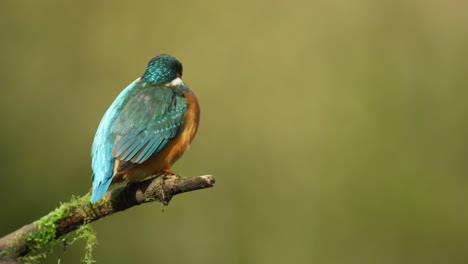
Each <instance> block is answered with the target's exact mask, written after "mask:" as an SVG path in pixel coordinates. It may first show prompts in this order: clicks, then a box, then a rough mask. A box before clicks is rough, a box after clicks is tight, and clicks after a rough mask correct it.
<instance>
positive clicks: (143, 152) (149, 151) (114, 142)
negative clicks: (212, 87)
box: [91, 54, 188, 203]
mask: <svg viewBox="0 0 468 264" xmlns="http://www.w3.org/2000/svg"><path fill="white" fill-rule="evenodd" d="M181 75H182V64H181V63H180V62H179V61H178V60H177V59H176V58H174V57H172V56H170V55H167V54H161V55H158V56H156V57H154V58H153V59H151V60H150V62H149V63H148V65H147V67H146V70H145V72H144V74H143V76H142V77H141V80H140V79H139V80H136V81H134V82H133V83H131V84H130V85H129V86H127V87H126V88H125V89H124V90H123V91H122V92H121V93H120V94H119V95H118V96H117V98H116V99H115V101H114V102H113V103H112V105H111V106H110V107H109V109H108V110H107V112H106V113H105V114H104V117H103V118H102V120H101V123H100V124H99V127H98V129H97V132H96V135H95V137H94V142H93V146H92V150H91V155H92V165H91V166H92V168H93V193H92V196H91V202H92V203H95V202H97V201H98V200H99V199H100V198H101V197H102V196H103V195H104V194H105V193H106V191H107V189H108V188H109V185H110V184H111V182H112V177H113V174H114V164H115V159H118V160H119V161H120V162H119V168H118V170H119V171H120V170H124V169H129V168H131V167H132V166H135V165H136V164H141V163H142V162H144V161H146V160H147V159H148V158H149V157H151V155H154V154H155V153H158V151H160V150H161V149H162V148H163V147H164V146H165V145H166V144H167V143H168V142H169V140H170V139H172V138H173V137H175V136H176V135H177V134H178V133H179V131H180V128H181V126H182V124H183V121H184V120H183V116H184V113H185V111H186V109H187V101H186V100H185V98H184V95H183V94H184V92H185V91H186V90H187V89H188V88H187V87H186V86H185V85H180V86H176V87H174V86H172V87H168V86H164V84H166V83H169V82H171V81H172V80H174V79H176V78H177V77H178V76H181ZM148 176H149V175H148Z"/></svg>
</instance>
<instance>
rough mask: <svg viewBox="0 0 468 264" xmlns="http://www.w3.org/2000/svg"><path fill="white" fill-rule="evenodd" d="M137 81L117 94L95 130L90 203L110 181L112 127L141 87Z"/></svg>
mask: <svg viewBox="0 0 468 264" xmlns="http://www.w3.org/2000/svg"><path fill="white" fill-rule="evenodd" d="M137 83H138V81H134V82H132V83H131V84H130V85H129V86H127V87H126V88H125V89H124V90H123V91H122V92H121V93H120V94H119V96H117V98H116V99H115V100H114V102H113V103H112V105H111V106H110V107H109V109H108V110H107V112H106V113H105V114H104V116H103V117H102V120H101V123H100V124H99V127H98V129H97V131H96V135H95V136H94V142H93V146H92V149H91V156H92V163H91V167H92V169H93V193H92V196H91V202H92V203H95V202H96V201H98V200H99V199H100V198H101V197H102V196H103V195H104V194H105V193H106V191H107V189H108V188H109V185H110V183H111V182H112V175H113V169H114V162H115V159H114V158H113V157H112V146H113V144H114V140H115V135H113V133H112V127H113V126H114V123H115V120H116V119H117V117H118V114H119V113H120V111H122V106H123V105H124V104H125V102H126V101H128V100H129V99H130V98H131V96H132V94H135V93H136V92H138V90H141V89H142V87H141V88H140V89H138V87H139V85H136V84H137ZM135 88H136V89H135Z"/></svg>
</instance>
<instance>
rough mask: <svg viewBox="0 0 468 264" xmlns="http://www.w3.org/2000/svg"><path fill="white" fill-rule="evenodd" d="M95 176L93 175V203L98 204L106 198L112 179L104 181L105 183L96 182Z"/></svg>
mask: <svg viewBox="0 0 468 264" xmlns="http://www.w3.org/2000/svg"><path fill="white" fill-rule="evenodd" d="M95 180H96V178H95V175H94V174H93V193H92V194H91V203H96V202H97V201H99V199H101V198H102V196H104V194H105V193H106V192H107V189H108V188H109V185H110V184H111V182H112V177H110V178H108V179H104V180H103V181H95Z"/></svg>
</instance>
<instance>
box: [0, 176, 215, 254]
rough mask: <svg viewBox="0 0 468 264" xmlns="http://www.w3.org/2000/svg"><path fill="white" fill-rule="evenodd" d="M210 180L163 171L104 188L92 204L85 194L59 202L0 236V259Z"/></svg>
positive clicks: (164, 200)
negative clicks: (111, 188) (29, 221)
mask: <svg viewBox="0 0 468 264" xmlns="http://www.w3.org/2000/svg"><path fill="white" fill-rule="evenodd" d="M214 183H215V179H214V177H213V176H211V175H205V176H194V177H179V176H177V175H165V176H164V177H157V178H151V179H148V180H145V181H142V182H138V183H135V184H132V185H129V186H126V187H121V188H118V189H114V190H111V191H108V192H107V193H106V194H105V195H104V197H103V198H102V199H101V200H100V201H98V202H97V203H95V204H91V203H90V202H89V195H87V196H84V197H82V198H78V199H75V200H73V201H70V202H68V203H63V204H62V205H61V206H60V207H59V208H57V209H56V210H55V211H53V212H50V213H49V214H48V215H46V216H44V217H42V218H41V219H39V220H37V221H35V222H33V223H31V224H28V225H25V226H23V227H22V228H20V229H18V230H16V231H14V232H12V233H10V234H8V235H6V236H4V237H2V238H0V263H19V262H18V261H17V259H18V258H21V257H23V256H25V255H26V254H27V253H28V252H30V251H31V250H32V249H34V248H38V247H41V246H42V245H41V243H42V244H45V243H48V242H50V241H53V240H56V239H58V238H60V237H61V236H63V235H65V234H67V233H69V232H71V231H73V230H76V229H77V228H79V227H80V226H81V225H83V224H87V223H91V222H94V221H96V220H99V219H101V218H103V217H105V216H108V215H111V214H113V213H116V212H120V211H123V210H126V209H128V208H130V207H132V206H136V205H140V204H142V203H147V202H152V201H160V202H161V203H162V204H164V205H168V204H169V202H170V200H171V199H172V197H173V196H174V195H177V194H180V193H184V192H190V191H194V190H199V189H204V188H210V187H213V186H214Z"/></svg>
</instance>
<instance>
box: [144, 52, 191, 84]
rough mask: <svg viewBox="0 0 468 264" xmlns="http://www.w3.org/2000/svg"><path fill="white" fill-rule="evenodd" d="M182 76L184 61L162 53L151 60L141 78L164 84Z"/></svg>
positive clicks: (145, 80)
mask: <svg viewBox="0 0 468 264" xmlns="http://www.w3.org/2000/svg"><path fill="white" fill-rule="evenodd" d="M180 77H182V63H180V61H178V60H177V59H176V58H174V57H172V56H171V55H168V54H160V55H158V56H156V57H154V58H152V59H151V60H150V61H149V63H148V66H146V70H145V73H144V74H143V76H142V77H141V79H142V81H144V82H149V83H152V84H162V83H169V82H172V81H173V80H175V79H177V78H180Z"/></svg>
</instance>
